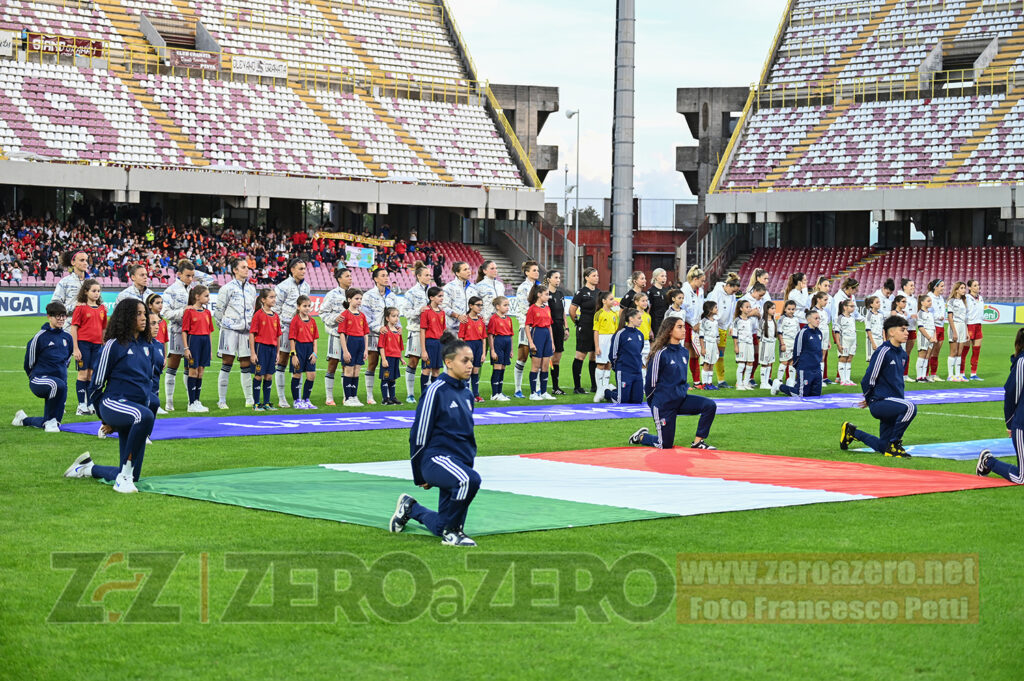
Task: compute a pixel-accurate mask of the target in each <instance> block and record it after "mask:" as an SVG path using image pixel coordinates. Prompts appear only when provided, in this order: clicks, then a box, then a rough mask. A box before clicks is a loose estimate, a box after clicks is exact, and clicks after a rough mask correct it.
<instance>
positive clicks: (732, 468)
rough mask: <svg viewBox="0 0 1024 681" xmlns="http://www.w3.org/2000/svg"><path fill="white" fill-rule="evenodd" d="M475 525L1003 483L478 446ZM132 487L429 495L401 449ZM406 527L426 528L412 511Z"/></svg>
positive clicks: (361, 514)
mask: <svg viewBox="0 0 1024 681" xmlns="http://www.w3.org/2000/svg"><path fill="white" fill-rule="evenodd" d="M475 468H476V470H477V471H479V473H480V475H481V477H482V478H483V487H482V488H481V490H480V492H479V493H478V495H477V497H476V499H475V500H474V502H473V505H472V507H471V508H470V512H469V519H468V520H467V522H466V532H467V533H468V534H470V535H471V536H472V535H484V534H498V533H503V532H526V531H530V530H550V529H558V528H570V527H580V526H585V525H599V524H605V523H619V522H626V521H630V520H645V519H650V518H668V517H677V516H689V515H699V514H702V513H721V512H725V511H746V510H752V509H758V508H776V507H781V506H798V505H803V504H819V503H828V502H837V501H858V500H865V499H877V498H882V497H896V496H905V495H911V494H927V493H931V492H951V491H956V490H966V489H980V488H989V487H1001V486H1006V485H1009V483H1007V482H1006V481H1004V480H1002V479H1001V478H1000V479H996V478H980V477H978V476H975V475H966V474H962V473H950V472H946V471H927V470H908V469H904V468H892V467H884V466H872V465H867V464H861V463H853V462H842V461H820V460H816V459H802V458H793V457H784V456H768V455H764V454H743V453H739V452H726V451H698V450H691V449H683V448H677V449H675V450H669V451H661V450H655V449H647V448H641V447H626V448H612V449H591V450H583V451H572V452H549V453H545V454H527V455H523V456H491V457H478V458H477V460H476V465H475ZM138 487H139V489H140V490H142V491H146V492H155V493H159V494H167V495H172V496H179V497H188V498H191V499H200V500H204V501H213V502H218V503H222V504H230V505H234V506H243V507H245V508H252V509H262V510H267V511H277V512H280V513H288V514H291V515H296V516H303V517H307V518H322V519H327V520H335V521H338V522H346V523H355V524H359V525H367V526H370V527H377V528H380V529H384V530H386V529H387V526H388V521H389V519H390V518H391V514H392V512H393V511H394V507H395V501H396V499H397V498H398V495H399V494H402V493H407V494H411V495H413V496H415V497H416V498H417V499H419V500H421V501H422V502H423V503H424V504H426V505H428V506H431V507H434V506H436V503H437V492H436V491H433V490H423V489H420V488H417V487H415V486H414V485H413V484H412V474H411V470H410V467H409V462H408V461H384V462H376V463H354V464H345V463H336V464H321V465H319V466H300V467H294V468H242V469H230V470H219V471H208V472H202V473H188V474H184V475H170V476H164V477H156V478H146V479H144V480H142V481H141V482H140V483H139V485H138ZM406 531H407V532H419V533H424V534H425V533H426V530H424V529H423V528H422V527H420V526H419V525H418V524H417V523H415V522H413V523H409V525H408V527H407V529H406Z"/></svg>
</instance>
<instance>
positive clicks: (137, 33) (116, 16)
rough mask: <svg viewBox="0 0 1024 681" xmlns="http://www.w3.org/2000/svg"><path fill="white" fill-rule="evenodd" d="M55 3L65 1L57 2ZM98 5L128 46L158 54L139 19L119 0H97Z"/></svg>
mask: <svg viewBox="0 0 1024 681" xmlns="http://www.w3.org/2000/svg"><path fill="white" fill-rule="evenodd" d="M54 4H63V3H61V2H56V3H54ZM96 7H98V8H99V9H100V11H101V12H103V13H104V14H105V15H107V19H108V20H110V23H111V24H113V26H114V28H115V29H116V30H117V33H118V35H120V36H121V38H122V39H123V40H124V44H125V47H126V48H131V49H135V50H140V51H142V52H145V53H147V54H156V51H155V50H154V49H153V46H152V45H150V43H149V41H148V40H146V36H144V35H142V31H141V30H139V21H138V19H136V18H135V17H134V16H133V15H131V14H129V13H128V10H126V9H125V7H124V5H122V4H121V3H120V2H119V1H118V0H96Z"/></svg>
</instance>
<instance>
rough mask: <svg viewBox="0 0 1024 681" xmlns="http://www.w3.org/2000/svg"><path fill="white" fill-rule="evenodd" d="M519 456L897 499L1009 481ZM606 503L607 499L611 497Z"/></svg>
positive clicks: (648, 454)
mask: <svg viewBox="0 0 1024 681" xmlns="http://www.w3.org/2000/svg"><path fill="white" fill-rule="evenodd" d="M524 456H525V458H530V459H544V460H546V461H561V462H563V463H578V464H587V465H591V466H603V467H605V468H621V469H624V470H631V471H649V472H651V473H667V474H670V475H685V476H688V477H693V478H720V479H722V480H736V481H741V482H752V483H758V484H762V485H778V486H780V487H795V488H797V489H820V490H825V491H828V492H841V493H844V494H862V495H865V496H872V497H902V496H908V495H911V494H929V493H931V492H955V491H959V490H965V489H986V488H990V487H1007V486H1010V483H1009V482H1007V481H1006V480H1003V479H1002V478H998V477H995V476H991V477H987V478H981V477H978V476H977V475H966V474H964V473H951V472H949V471H922V470H911V469H907V468H898V467H888V466H872V465H870V464H864V463H855V462H852V461H822V460H820V459H801V458H796V457H790V456H770V455H767V454H745V453H742V452H725V451H721V450H719V451H713V452H712V451H704V450H696V449H686V448H682V447H677V448H676V449H674V450H668V451H662V450H659V449H647V448H644V447H618V448H610V449H586V450H581V451H573V452H547V453H544V454H527V455H524ZM609 503H612V502H611V500H609Z"/></svg>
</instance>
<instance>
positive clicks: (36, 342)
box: [11, 302, 74, 433]
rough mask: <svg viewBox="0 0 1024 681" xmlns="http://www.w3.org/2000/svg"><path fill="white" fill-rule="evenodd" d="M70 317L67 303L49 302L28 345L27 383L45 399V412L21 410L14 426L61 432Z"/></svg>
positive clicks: (66, 375)
mask: <svg viewBox="0 0 1024 681" xmlns="http://www.w3.org/2000/svg"><path fill="white" fill-rule="evenodd" d="M67 316H68V311H67V308H65V307H64V303H59V302H58V303H50V304H49V305H47V306H46V323H45V324H43V326H42V328H41V329H40V330H39V331H37V332H36V335H34V336H32V340H30V341H29V342H28V345H27V346H26V347H25V373H26V374H27V375H28V386H29V389H30V390H31V391H32V394H33V395H35V396H36V397H41V398H43V399H44V400H46V406H45V407H44V408H43V415H42V416H41V417H40V416H27V415H26V414H25V412H24V411H22V410H20V409H19V410H18V413H16V414H15V415H14V420H13V421H12V422H11V425H15V426H32V427H33V428H44V429H45V430H46V432H48V433H58V432H60V422H61V421H63V420H64V406H65V403H66V402H67V398H68V365H69V364H70V363H71V352H72V346H73V344H74V343H73V341H72V339H71V336H70V334H68V332H67V331H65V330H64V320H65V319H66V318H67Z"/></svg>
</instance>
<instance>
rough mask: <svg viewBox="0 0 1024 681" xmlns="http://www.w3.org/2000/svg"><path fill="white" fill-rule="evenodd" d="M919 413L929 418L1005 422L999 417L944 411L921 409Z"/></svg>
mask: <svg viewBox="0 0 1024 681" xmlns="http://www.w3.org/2000/svg"><path fill="white" fill-rule="evenodd" d="M917 413H918V414H925V415H927V416H956V417H957V418H961V419H985V420H987V421H1002V420H1003V419H1001V418H1000V417H998V416H974V415H973V414H948V413H946V412H942V411H922V410H920V409H918V410H917Z"/></svg>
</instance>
